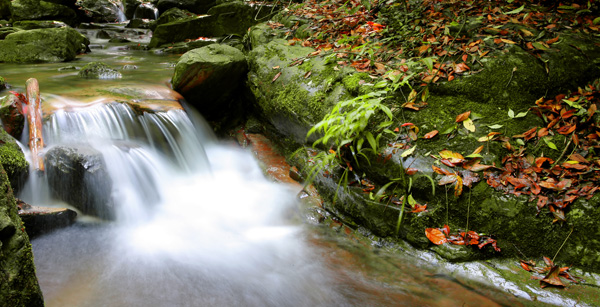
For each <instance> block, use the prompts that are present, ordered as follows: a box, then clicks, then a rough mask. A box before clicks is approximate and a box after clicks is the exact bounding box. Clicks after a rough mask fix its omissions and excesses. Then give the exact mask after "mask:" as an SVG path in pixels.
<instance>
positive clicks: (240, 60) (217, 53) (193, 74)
mask: <svg viewBox="0 0 600 307" xmlns="http://www.w3.org/2000/svg"><path fill="white" fill-rule="evenodd" d="M246 69H247V66H246V58H245V57H244V54H243V53H242V52H241V51H240V50H238V49H236V48H233V47H230V46H227V45H220V44H212V45H209V46H206V47H202V48H198V49H194V50H191V51H188V52H186V53H185V54H184V55H182V56H181V58H180V59H179V61H178V62H177V65H176V66H175V72H174V74H173V80H172V84H173V89H175V90H176V91H178V92H179V93H181V94H182V95H183V96H184V97H185V98H186V100H187V101H188V102H189V103H191V104H192V105H194V106H195V107H196V108H197V109H198V110H199V111H200V113H202V114H203V115H204V116H205V117H207V118H209V119H210V118H214V117H220V116H222V115H223V113H224V112H227V109H228V106H229V103H230V102H231V100H232V99H233V95H234V94H235V93H236V92H238V91H237V89H238V88H239V86H240V85H241V84H240V83H241V80H242V78H243V76H244V75H245V73H246Z"/></svg>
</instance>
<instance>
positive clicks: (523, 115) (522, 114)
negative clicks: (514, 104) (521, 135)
mask: <svg viewBox="0 0 600 307" xmlns="http://www.w3.org/2000/svg"><path fill="white" fill-rule="evenodd" d="M527 113H529V111H526V112H520V113H519V114H517V116H515V118H521V117H525V116H527Z"/></svg>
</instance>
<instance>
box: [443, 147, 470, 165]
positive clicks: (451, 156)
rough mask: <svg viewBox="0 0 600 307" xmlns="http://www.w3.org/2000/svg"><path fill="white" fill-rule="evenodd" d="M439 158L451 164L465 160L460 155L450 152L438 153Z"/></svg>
mask: <svg viewBox="0 0 600 307" xmlns="http://www.w3.org/2000/svg"><path fill="white" fill-rule="evenodd" d="M440 157H442V159H448V160H449V161H450V162H451V163H453V164H454V163H460V162H463V161H464V160H465V158H464V157H463V156H462V155H461V154H459V153H457V152H453V151H450V150H442V151H440Z"/></svg>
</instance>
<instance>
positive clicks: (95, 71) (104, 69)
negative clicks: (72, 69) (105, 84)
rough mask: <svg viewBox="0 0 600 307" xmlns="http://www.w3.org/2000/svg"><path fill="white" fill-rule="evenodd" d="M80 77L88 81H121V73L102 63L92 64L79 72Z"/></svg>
mask: <svg viewBox="0 0 600 307" xmlns="http://www.w3.org/2000/svg"><path fill="white" fill-rule="evenodd" d="M79 77H81V78H87V79H119V78H121V77H122V75H121V73H120V72H118V71H117V70H115V69H112V68H110V67H109V66H108V65H106V64H104V63H102V62H91V63H88V64H87V65H85V66H83V67H82V68H81V70H80V71H79Z"/></svg>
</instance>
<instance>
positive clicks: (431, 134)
mask: <svg viewBox="0 0 600 307" xmlns="http://www.w3.org/2000/svg"><path fill="white" fill-rule="evenodd" d="M438 133H439V131H437V130H433V131H430V132H427V133H426V134H425V135H424V136H423V138H424V139H426V140H428V139H431V138H433V137H434V136H436V135H437V134H438Z"/></svg>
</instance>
